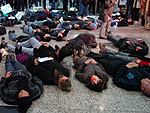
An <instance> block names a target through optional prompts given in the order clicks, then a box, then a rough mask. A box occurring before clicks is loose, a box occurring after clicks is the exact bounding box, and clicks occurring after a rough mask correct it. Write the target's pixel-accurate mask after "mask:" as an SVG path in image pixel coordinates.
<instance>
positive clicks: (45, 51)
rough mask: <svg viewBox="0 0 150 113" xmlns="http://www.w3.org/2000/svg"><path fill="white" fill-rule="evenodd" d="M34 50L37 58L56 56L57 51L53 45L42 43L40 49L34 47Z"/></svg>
mask: <svg viewBox="0 0 150 113" xmlns="http://www.w3.org/2000/svg"><path fill="white" fill-rule="evenodd" d="M33 52H34V57H36V58H38V57H40V58H43V57H53V58H55V57H56V51H55V50H54V48H53V47H51V46H49V47H46V46H43V45H41V46H40V47H39V49H37V48H34V50H33Z"/></svg>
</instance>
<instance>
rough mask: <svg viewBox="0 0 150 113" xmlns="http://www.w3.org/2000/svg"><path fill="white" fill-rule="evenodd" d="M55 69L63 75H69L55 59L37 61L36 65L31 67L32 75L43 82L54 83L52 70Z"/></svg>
mask: <svg viewBox="0 0 150 113" xmlns="http://www.w3.org/2000/svg"><path fill="white" fill-rule="evenodd" d="M55 69H57V70H58V71H59V72H60V73H62V74H63V75H64V76H66V77H69V76H70V75H69V71H68V70H67V69H65V68H64V67H63V66H62V65H61V64H60V63H59V62H58V61H57V60H55V59H54V60H50V61H45V62H39V64H38V65H36V66H34V67H33V74H32V75H33V76H37V77H38V78H39V79H41V80H42V82H43V83H44V84H55V83H54V72H55Z"/></svg>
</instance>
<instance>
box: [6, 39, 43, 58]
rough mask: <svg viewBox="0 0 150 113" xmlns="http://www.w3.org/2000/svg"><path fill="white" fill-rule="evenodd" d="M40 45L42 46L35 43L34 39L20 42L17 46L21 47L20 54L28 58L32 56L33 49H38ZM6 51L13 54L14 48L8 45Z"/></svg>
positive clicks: (37, 42)
mask: <svg viewBox="0 0 150 113" xmlns="http://www.w3.org/2000/svg"><path fill="white" fill-rule="evenodd" d="M41 45H42V44H41V43H40V42H39V41H37V40H36V39H35V38H34V37H32V38H30V39H29V40H27V41H24V42H21V43H20V44H19V46H22V52H23V53H25V54H27V55H29V56H33V55H34V54H33V49H34V48H35V47H40V46H41ZM29 47H32V48H29ZM8 50H9V51H12V52H15V47H14V46H12V45H9V44H8Z"/></svg>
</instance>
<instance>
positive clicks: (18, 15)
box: [15, 12, 24, 20]
mask: <svg viewBox="0 0 150 113" xmlns="http://www.w3.org/2000/svg"><path fill="white" fill-rule="evenodd" d="M22 15H24V12H18V13H17V14H16V15H15V17H16V18H17V19H18V20H20V19H21V18H22Z"/></svg>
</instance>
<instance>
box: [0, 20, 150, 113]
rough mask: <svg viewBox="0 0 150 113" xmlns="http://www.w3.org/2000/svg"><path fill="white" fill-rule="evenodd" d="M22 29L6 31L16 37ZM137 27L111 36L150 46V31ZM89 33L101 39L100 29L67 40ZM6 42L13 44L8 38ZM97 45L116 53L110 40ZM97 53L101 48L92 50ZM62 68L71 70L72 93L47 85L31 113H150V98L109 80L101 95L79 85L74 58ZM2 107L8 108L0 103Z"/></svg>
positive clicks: (0, 72)
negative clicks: (14, 32)
mask: <svg viewBox="0 0 150 113" xmlns="http://www.w3.org/2000/svg"><path fill="white" fill-rule="evenodd" d="M20 26H21V25H16V26H15V27H14V28H10V27H8V28H7V30H10V29H11V30H12V29H15V30H16V31H17V34H18V35H19V34H22V31H21V29H20ZM142 28H143V27H141V26H140V25H139V24H138V23H136V24H134V25H132V26H129V27H124V28H111V31H112V34H114V35H121V36H130V37H136V38H143V39H144V40H145V41H146V42H147V44H148V45H149V46H150V40H149V39H150V31H144V29H142ZM84 32H90V33H92V34H94V35H95V36H96V37H98V34H99V29H98V30H93V31H86V30H79V31H75V30H72V31H71V32H70V34H69V35H68V37H66V39H67V40H68V39H71V38H74V37H75V36H77V35H78V34H80V33H84ZM5 37H6V38H7V39H6V40H7V41H9V42H10V43H12V42H11V41H10V40H9V39H8V36H7V35H5ZM96 40H97V42H98V43H99V42H102V43H105V44H106V46H107V47H108V48H110V49H113V50H117V49H116V48H115V47H114V46H112V43H111V42H109V41H107V40H102V39H98V38H97V39H96ZM65 43H66V42H65V41H63V42H56V41H54V40H52V41H51V42H49V44H50V45H52V46H54V45H55V44H57V45H59V46H60V47H62V46H63V45H64V44H65ZM92 51H94V52H98V51H99V48H98V47H97V48H95V49H92ZM149 55H150V54H149ZM63 65H65V66H66V67H67V68H69V69H70V73H71V76H70V79H71V82H72V91H71V92H69V93H68V92H63V91H61V90H60V89H59V88H58V87H56V86H47V85H45V86H44V88H45V90H44V93H43V95H42V96H41V98H40V99H38V100H37V101H34V102H33V105H32V106H31V108H30V109H29V111H28V113H149V112H150V98H148V97H146V96H145V95H144V94H143V93H142V92H135V91H125V90H123V89H120V88H118V87H117V86H115V85H114V84H113V82H112V77H110V76H109V82H108V88H107V89H106V90H104V91H103V92H101V93H97V92H93V91H90V90H89V89H87V88H86V87H85V86H84V84H82V83H80V82H79V81H78V80H77V79H76V78H75V77H74V74H75V69H73V68H72V66H73V63H72V56H69V57H67V58H65V59H64V61H63ZM4 70H5V68H4V61H2V62H1V67H0V76H4V73H5V71H4ZM0 105H5V104H4V103H3V102H2V101H0Z"/></svg>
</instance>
